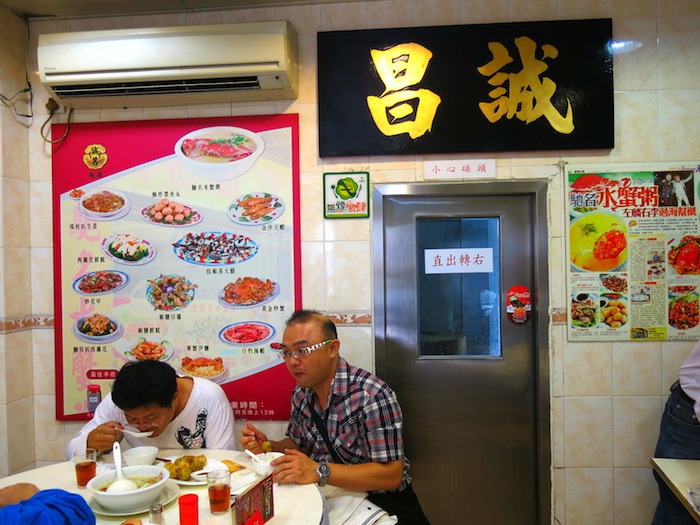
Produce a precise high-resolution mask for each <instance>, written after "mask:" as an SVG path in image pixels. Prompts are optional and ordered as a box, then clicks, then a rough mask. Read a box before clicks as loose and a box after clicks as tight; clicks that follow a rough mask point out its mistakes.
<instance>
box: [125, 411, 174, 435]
mask: <svg viewBox="0 0 700 525" xmlns="http://www.w3.org/2000/svg"><path fill="white" fill-rule="evenodd" d="M137 419H138V418H132V417H129V416H126V423H127V424H126V428H127V430H129V428H133V429H136V430H138V431H139V432H143V431H144V430H153V429H154V428H157V427H159V426H160V425H161V424H162V423H163V420H164V419H165V412H163V414H161V416H160V419H159V418H158V416H157V415H155V416H150V417H145V418H143V419H142V420H141V421H136V420H137Z"/></svg>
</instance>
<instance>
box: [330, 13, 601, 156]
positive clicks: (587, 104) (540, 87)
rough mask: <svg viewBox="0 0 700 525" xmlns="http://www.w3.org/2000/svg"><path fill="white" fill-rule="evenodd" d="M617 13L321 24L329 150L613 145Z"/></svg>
mask: <svg viewBox="0 0 700 525" xmlns="http://www.w3.org/2000/svg"><path fill="white" fill-rule="evenodd" d="M611 41H612V23H611V21H610V20H607V19H605V20H573V21H553V22H527V23H525V22H523V23H512V24H483V25H467V26H445V27H418V28H401V29H380V30H363V31H334V32H325V33H319V35H318V68H319V74H318V78H319V83H318V85H319V124H320V137H319V139H320V140H319V148H320V155H321V156H322V157H325V156H341V155H367V154H370V155H372V154H374V155H382V154H386V155H389V154H391V155H395V154H419V153H441V152H445V153H447V152H449V153H455V152H475V151H513V150H534V149H537V150H543V149H583V148H611V147H613V146H614V142H613V135H614V133H613V130H614V127H613V92H612V55H611V52H610V42H611Z"/></svg>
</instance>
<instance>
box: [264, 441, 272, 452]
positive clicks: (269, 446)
mask: <svg viewBox="0 0 700 525" xmlns="http://www.w3.org/2000/svg"><path fill="white" fill-rule="evenodd" d="M262 449H263V452H272V443H270V442H269V441H265V442H263V444H262Z"/></svg>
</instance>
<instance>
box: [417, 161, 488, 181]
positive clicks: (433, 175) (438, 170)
mask: <svg viewBox="0 0 700 525" xmlns="http://www.w3.org/2000/svg"><path fill="white" fill-rule="evenodd" d="M423 176H424V177H425V178H426V179H469V178H479V179H484V178H486V179H490V178H495V177H496V160H495V159H470V160H467V159H464V160H429V161H426V162H424V163H423Z"/></svg>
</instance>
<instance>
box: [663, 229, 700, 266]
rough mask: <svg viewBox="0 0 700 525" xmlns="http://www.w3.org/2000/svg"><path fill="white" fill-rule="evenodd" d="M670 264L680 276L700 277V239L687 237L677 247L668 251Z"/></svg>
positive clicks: (691, 236) (692, 236)
mask: <svg viewBox="0 0 700 525" xmlns="http://www.w3.org/2000/svg"><path fill="white" fill-rule="evenodd" d="M671 242H673V241H671ZM668 264H669V266H671V267H673V269H674V270H676V273H677V274H678V275H686V274H690V275H699V274H700V237H696V236H694V235H686V236H685V237H683V238H682V239H681V241H680V242H679V243H678V244H677V245H674V246H672V247H671V249H670V250H669V251H668Z"/></svg>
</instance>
